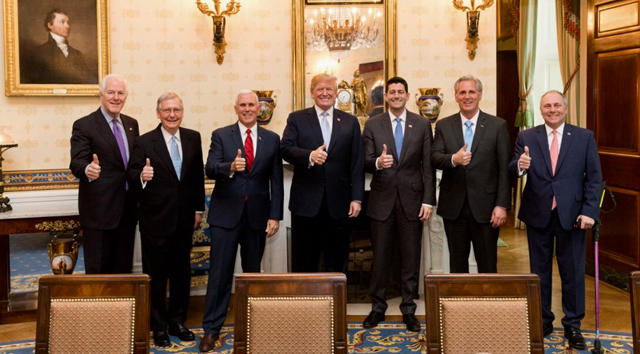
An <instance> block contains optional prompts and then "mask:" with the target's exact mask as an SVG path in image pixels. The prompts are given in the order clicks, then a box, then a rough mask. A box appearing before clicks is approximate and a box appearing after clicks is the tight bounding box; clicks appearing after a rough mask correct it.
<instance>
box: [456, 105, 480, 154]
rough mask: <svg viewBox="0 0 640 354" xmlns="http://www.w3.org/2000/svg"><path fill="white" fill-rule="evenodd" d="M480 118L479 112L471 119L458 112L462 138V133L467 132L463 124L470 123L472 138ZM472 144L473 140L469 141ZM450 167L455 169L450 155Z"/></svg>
mask: <svg viewBox="0 0 640 354" xmlns="http://www.w3.org/2000/svg"><path fill="white" fill-rule="evenodd" d="M479 116H480V110H478V111H477V112H476V114H474V115H473V117H471V119H468V118H467V117H465V116H463V115H462V112H460V120H461V121H462V136H463V137H464V132H465V131H467V126H466V125H465V123H467V121H471V123H473V124H471V131H472V132H473V137H475V136H476V127H477V126H478V117H479ZM471 141H472V142H473V140H471ZM471 147H473V144H472V145H471ZM454 155H455V154H454ZM451 166H453V167H456V164H455V163H454V162H453V155H451Z"/></svg>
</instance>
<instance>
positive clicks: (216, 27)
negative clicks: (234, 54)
mask: <svg viewBox="0 0 640 354" xmlns="http://www.w3.org/2000/svg"><path fill="white" fill-rule="evenodd" d="M213 4H214V7H215V10H213V11H212V10H209V5H207V4H205V3H203V2H202V0H196V5H197V6H198V10H200V12H202V13H203V14H205V15H207V16H209V17H211V19H212V20H213V45H214V46H215V47H216V61H217V62H218V64H219V65H222V61H223V60H224V53H225V52H226V50H225V47H226V46H227V41H226V39H224V33H225V28H226V24H227V19H226V17H229V16H231V15H235V14H237V13H238V12H239V11H240V2H239V1H235V0H229V2H228V3H227V9H226V10H224V11H220V0H214V1H213ZM225 16H226V17H225Z"/></svg>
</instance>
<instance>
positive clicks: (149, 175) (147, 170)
mask: <svg viewBox="0 0 640 354" xmlns="http://www.w3.org/2000/svg"><path fill="white" fill-rule="evenodd" d="M141 176H142V182H149V181H151V180H152V179H153V167H151V160H149V158H147V164H146V165H144V167H143V168H142V175H141Z"/></svg>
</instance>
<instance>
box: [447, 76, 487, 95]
mask: <svg viewBox="0 0 640 354" xmlns="http://www.w3.org/2000/svg"><path fill="white" fill-rule="evenodd" d="M462 81H475V83H476V88H477V89H478V92H480V93H482V81H480V79H478V78H477V77H475V76H473V75H464V76H461V77H460V78H459V79H458V80H457V81H456V83H455V84H453V91H454V92H453V93H454V94H457V93H458V89H459V88H460V83H461V82H462Z"/></svg>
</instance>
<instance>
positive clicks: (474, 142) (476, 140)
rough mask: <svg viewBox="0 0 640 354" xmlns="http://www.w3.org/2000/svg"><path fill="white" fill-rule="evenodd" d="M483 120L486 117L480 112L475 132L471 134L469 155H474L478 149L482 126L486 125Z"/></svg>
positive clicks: (482, 130) (482, 132)
mask: <svg viewBox="0 0 640 354" xmlns="http://www.w3.org/2000/svg"><path fill="white" fill-rule="evenodd" d="M485 118H486V117H485V116H484V113H483V112H482V111H480V115H479V116H478V123H477V124H476V131H475V132H474V133H473V140H472V142H471V154H475V153H476V150H477V149H478V145H479V144H480V141H481V140H482V135H483V134H484V126H485V124H486V123H485ZM460 124H462V123H460ZM460 128H462V125H460ZM463 141H464V139H463Z"/></svg>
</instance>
